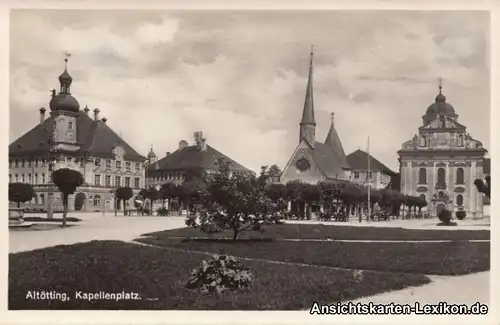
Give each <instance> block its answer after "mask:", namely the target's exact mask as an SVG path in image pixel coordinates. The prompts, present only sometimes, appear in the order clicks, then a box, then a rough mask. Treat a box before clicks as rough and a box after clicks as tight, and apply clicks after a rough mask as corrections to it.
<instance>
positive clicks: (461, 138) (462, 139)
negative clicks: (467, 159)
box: [458, 134, 464, 147]
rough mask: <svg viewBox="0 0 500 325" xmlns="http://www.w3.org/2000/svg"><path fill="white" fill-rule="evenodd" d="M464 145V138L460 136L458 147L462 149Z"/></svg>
mask: <svg viewBox="0 0 500 325" xmlns="http://www.w3.org/2000/svg"><path fill="white" fill-rule="evenodd" d="M463 145H464V136H463V135H461V134H460V135H459V136H458V146H459V147H462V146H463Z"/></svg>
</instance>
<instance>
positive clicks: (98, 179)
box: [94, 174, 101, 186]
mask: <svg viewBox="0 0 500 325" xmlns="http://www.w3.org/2000/svg"><path fill="white" fill-rule="evenodd" d="M94 185H95V186H101V175H99V174H95V175H94Z"/></svg>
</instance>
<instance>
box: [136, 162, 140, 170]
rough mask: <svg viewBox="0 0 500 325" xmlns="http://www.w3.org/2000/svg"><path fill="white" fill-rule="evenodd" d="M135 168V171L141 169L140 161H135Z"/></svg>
mask: <svg viewBox="0 0 500 325" xmlns="http://www.w3.org/2000/svg"><path fill="white" fill-rule="evenodd" d="M135 170H136V171H139V170H141V163H135Z"/></svg>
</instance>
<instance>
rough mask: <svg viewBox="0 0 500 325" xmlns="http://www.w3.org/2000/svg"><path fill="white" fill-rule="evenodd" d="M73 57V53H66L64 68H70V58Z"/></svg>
mask: <svg viewBox="0 0 500 325" xmlns="http://www.w3.org/2000/svg"><path fill="white" fill-rule="evenodd" d="M70 57H71V53H70V52H68V51H65V52H64V68H68V58H70Z"/></svg>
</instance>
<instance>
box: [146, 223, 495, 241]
mask: <svg viewBox="0 0 500 325" xmlns="http://www.w3.org/2000/svg"><path fill="white" fill-rule="evenodd" d="M264 230H265V232H264V233H258V232H243V233H241V238H244V237H253V238H276V239H282V238H287V239H357V240H472V239H475V240H478V239H483V240H489V239H490V231H489V230H426V229H423V230H420V229H405V228H395V227H385V228H384V227H356V226H329V225H301V224H284V225H270V226H266V227H265V228H264ZM146 235H148V236H154V237H158V238H167V237H170V238H171V237H182V238H186V237H206V236H207V235H206V234H204V233H203V232H201V231H200V230H199V229H197V228H179V229H172V230H166V231H160V232H155V233H150V234H146ZM210 236H211V237H228V238H231V237H232V232H231V231H229V230H225V231H224V232H222V233H215V234H212V235H210Z"/></svg>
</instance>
